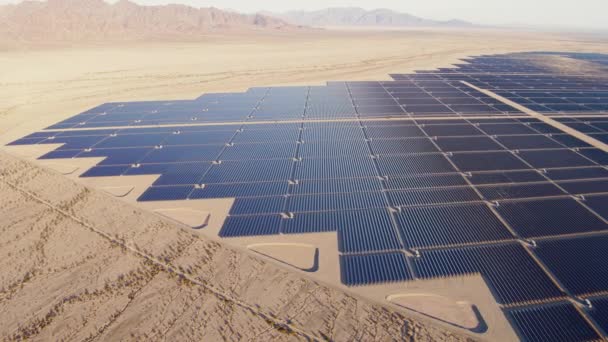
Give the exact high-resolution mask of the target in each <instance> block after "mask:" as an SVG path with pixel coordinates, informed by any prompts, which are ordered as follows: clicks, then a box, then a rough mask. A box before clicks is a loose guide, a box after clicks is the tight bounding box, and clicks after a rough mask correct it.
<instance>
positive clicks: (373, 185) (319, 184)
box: [291, 178, 383, 195]
mask: <svg viewBox="0 0 608 342" xmlns="http://www.w3.org/2000/svg"><path fill="white" fill-rule="evenodd" d="M382 190H383V188H382V182H381V180H380V179H379V178H346V179H331V180H301V181H298V182H297V183H295V184H292V186H291V193H292V194H294V195H303V194H329V193H353V192H374V191H376V192H379V191H382Z"/></svg>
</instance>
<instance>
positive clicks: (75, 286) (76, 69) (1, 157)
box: [0, 30, 608, 340]
mask: <svg viewBox="0 0 608 342" xmlns="http://www.w3.org/2000/svg"><path fill="white" fill-rule="evenodd" d="M538 50H554V51H559V50H568V51H594V52H608V41H600V40H597V38H590V37H572V36H557V35H541V34H529V33H508V32H500V31H455V32H451V33H449V32H445V31H441V30H430V31H425V30H406V31H391V32H378V31H373V32H362V31H348V30H346V31H340V32H338V31H331V32H324V33H320V32H312V33H311V32H308V33H302V34H297V35H296V34H293V35H274V36H240V37H212V38H209V39H208V40H206V41H204V42H198V43H194V42H188V43H170V44H169V43H164V44H153V43H145V44H144V43H138V44H131V45H119V44H113V45H112V44H107V45H96V46H75V47H65V46H64V47H54V48H48V47H47V48H37V47H22V48H20V49H12V50H9V51H4V52H0V85H1V88H2V92H0V145H3V144H4V143H6V142H9V141H12V140H14V139H16V138H20V137H22V136H23V135H26V134H28V133H31V132H33V131H36V130H39V129H41V128H44V127H46V126H48V125H50V124H53V123H56V122H57V121H59V120H61V119H64V118H67V117H70V116H72V115H74V114H76V113H79V112H81V111H83V110H85V109H88V108H90V107H93V106H96V105H98V104H101V103H103V102H108V101H134V100H147V99H150V100H159V99H184V98H195V97H197V96H199V95H200V94H202V93H205V92H220V91H243V90H245V89H247V88H248V87H252V86H262V85H286V84H322V83H324V82H325V81H331V80H366V79H373V80H379V79H389V77H388V74H389V73H398V72H411V71H413V70H417V69H430V68H436V67H445V66H448V65H449V64H451V63H455V62H457V61H458V58H462V57H466V56H469V55H476V54H485V53H504V52H512V51H538ZM47 148H52V146H47ZM13 151H14V150H13ZM35 155H36V152H35V151H33V152H32V156H35ZM95 162H96V161H95V160H88V161H85V160H80V161H78V162H76V163H75V164H70V165H67V166H66V165H65V164H59V165H56V166H53V165H46V166H47V167H49V168H50V169H54V170H56V171H57V172H51V171H48V170H43V169H40V168H38V167H36V166H33V165H32V164H29V163H26V162H23V161H19V160H17V159H15V158H14V157H12V156H9V155H7V154H4V153H2V152H1V151H0V192H1V193H2V198H1V199H0V217H1V218H2V219H1V220H0V232H2V234H0V307H2V310H1V311H0V318H1V319H0V332H2V338H3V339H18V338H23V337H34V338H36V339H46V340H48V339H52V340H61V339H67V340H94V339H103V340H120V339H138V338H139V339H164V338H170V339H181V340H184V339H186V340H235V339H245V338H246V339H250V340H256V339H257V340H286V339H297V338H300V339H302V338H304V339H305V338H332V339H335V340H352V339H358V340H388V339H392V338H399V337H403V336H404V335H405V336H407V337H416V338H417V339H422V340H445V339H454V340H458V339H461V338H463V337H459V335H458V334H454V333H452V332H448V331H453V330H454V329H451V328H450V324H439V325H437V326H436V327H434V328H430V327H429V326H428V325H422V324H423V323H420V322H429V321H430V320H428V319H425V318H424V317H428V316H430V317H433V315H432V314H429V313H428V312H427V311H425V310H418V309H412V308H411V306H413V307H414V308H417V307H418V306H419V303H418V302H417V300H413V303H414V304H411V303H412V300H411V299H410V300H408V301H405V302H404V300H403V298H405V296H406V295H408V294H409V292H408V291H404V289H403V288H401V287H399V286H393V287H391V288H390V290H391V293H392V294H393V298H401V300H399V301H398V302H401V303H397V304H398V305H401V306H404V307H407V306H410V310H409V311H406V312H410V313H412V315H413V317H416V319H415V321H416V322H418V323H414V321H412V320H410V319H406V318H404V317H403V313H399V311H398V310H395V308H394V307H393V308H386V307H384V306H379V305H377V304H372V302H367V301H365V300H362V299H360V298H361V297H360V296H367V297H369V298H371V299H372V300H374V302H381V301H382V300H384V299H385V293H386V288H383V289H382V290H381V291H380V290H374V289H371V290H369V291H368V290H366V291H359V293H356V292H357V291H355V293H356V296H353V295H348V294H345V292H343V291H342V289H340V288H336V287H327V286H325V285H320V284H318V283H315V282H313V281H311V280H310V279H309V278H307V277H305V275H304V273H305V272H304V271H300V272H299V273H296V272H289V271H287V269H286V268H283V267H281V266H280V263H276V262H273V261H272V260H270V259H261V257H260V258H258V257H255V256H254V255H269V256H270V257H271V258H273V256H274V255H275V254H276V253H279V254H280V251H279V252H277V249H285V246H290V244H292V243H293V241H290V240H288V239H286V238H284V237H281V238H277V239H275V240H276V241H273V242H275V243H279V244H282V245H273V246H269V245H261V246H260V243H265V242H267V241H258V240H256V239H241V240H242V241H241V240H239V241H238V243H237V245H240V246H241V247H243V248H241V249H238V250H234V249H231V248H229V247H225V246H224V245H223V244H221V243H218V242H215V241H210V240H208V239H207V238H206V237H205V236H203V235H201V234H197V233H196V232H195V231H192V230H190V231H189V230H186V229H182V228H179V227H178V226H177V225H176V224H175V223H174V222H172V221H168V220H163V219H161V218H160V217H159V216H156V215H149V214H148V213H146V212H145V211H143V210H142V209H141V208H144V209H149V210H158V209H159V208H152V207H150V208H148V207H145V206H141V207H140V208H136V207H132V206H130V205H126V204H125V202H124V201H122V200H121V199H120V198H122V197H124V198H131V199H132V198H136V196H137V195H138V193H141V191H143V189H144V188H145V187H147V185H148V184H149V183H151V182H152V181H153V178H151V177H148V178H146V179H141V180H140V181H139V182H141V184H135V185H134V186H135V188H133V187H131V185H132V184H126V183H125V184H123V183H121V182H118V181H117V182H115V183H112V184H109V183H107V180H104V184H101V185H102V186H101V187H102V188H103V187H104V186H105V187H106V188H107V189H106V192H107V193H108V194H103V193H102V192H101V191H99V192H98V191H95V190H92V189H91V188H85V187H84V186H83V185H81V184H77V183H74V182H72V181H71V180H69V177H72V178H75V177H77V174H78V173H77V172H76V171H75V170H78V169H82V168H83V167H86V165H88V164H91V165H92V164H94V163H95ZM53 163H54V162H53ZM73 163H74V162H73ZM85 164H86V165H85ZM62 174H63V175H62ZM65 175H67V176H68V177H65ZM91 182H93V183H90V184H89V183H87V184H88V185H92V186H93V187H94V188H98V187H99V185H100V184H94V182H95V181H94V180H92V181H91ZM110 194H113V195H114V196H115V197H117V198H114V197H112V196H111V195H110ZM191 202H195V201H191ZM196 202H197V203H196V205H197V207H193V208H186V209H187V210H191V211H192V210H198V211H199V212H209V213H210V218H209V220H205V222H198V221H197V222H194V221H193V223H192V226H195V225H202V224H203V223H204V224H205V225H207V224H208V225H209V226H208V227H207V228H208V230H209V231H211V232H216V231H217V230H218V229H219V227H220V226H221V222H222V220H223V217H224V216H225V214H221V213H226V212H227V210H228V209H229V207H230V205H231V203H230V201H224V202H225V203H223V202H222V203H218V202H214V203H212V204H211V203H206V202H204V201H196ZM180 206H181V204H179V203H167V204H166V206H165V207H163V208H160V209H162V210H164V211H165V215H166V216H168V217H169V218H171V215H172V214H173V213H175V211H176V210H184V208H181V207H180ZM167 213H169V214H167ZM218 213H219V214H218ZM182 216H183V215H182ZM195 216H196V215H195ZM193 220H194V219H193ZM195 221H196V220H195ZM313 235H314V234H313ZM297 238H298V239H299V237H297ZM307 238H310V239H311V241H308V242H307V241H305V239H304V240H302V241H300V242H303V243H311V246H313V247H312V248H313V250H314V248H315V247H319V248H320V249H322V250H323V249H324V248H325V247H323V246H321V245H319V244H318V241H316V240H324V241H326V243H327V244H328V245H331V246H332V248H333V249H335V244H336V242H335V234H333V237H332V238H326V237H314V236H309V237H307ZM298 241H299V240H298ZM313 242H314V243H313ZM66 245H67V246H68V248H66ZM247 247H249V249H250V250H251V251H250V252H246V250H247ZM287 248H289V247H287ZM325 250H326V249H325ZM254 251H255V252H254ZM301 254H302V255H308V256H309V257H310V255H314V253H311V251H310V250H308V249H306V248H305V249H304V250H302V253H301ZM309 257H307V258H306V260H308V261H307V262H304V263H302V264H300V263H299V262H300V261H301V260H291V261H289V262H286V263H287V264H292V265H294V266H295V267H297V268H300V269H307V268H309V266H310V264H311V262H310V258H309ZM318 262H319V264H320V265H321V267H322V268H323V267H324V265H330V264H331V265H333V267H330V268H324V269H321V270H320V272H319V274H321V276H323V274H326V275H327V276H326V278H329V277H333V278H337V277H338V274H339V271H338V270H337V269H336V268H337V253H334V254H326V253H321V255H320V257H319V261H318ZM329 273H331V276H330V275H328V274H329ZM333 278H332V279H333ZM334 280H335V279H334ZM471 281H472V283H469V280H466V282H465V280H459V281H458V282H460V283H461V285H459V286H456V287H458V288H460V290H454V289H455V288H456V287H455V285H454V283H453V282H450V283H449V284H448V283H445V284H443V283H442V284H431V285H428V286H427V285H425V287H424V288H422V286H421V285H417V284H414V285H412V288H413V289H414V290H415V289H416V286H420V290H419V292H420V294H421V295H423V296H426V295H428V294H427V292H426V289H427V288H428V287H429V286H431V287H436V290H435V291H433V292H434V293H440V294H441V295H442V296H445V297H446V298H447V297H450V299H449V300H448V302H449V301H450V300H451V301H452V302H451V303H452V304H454V303H455V304H454V305H453V310H452V311H451V312H447V315H443V316H440V317H439V318H440V319H445V320H449V319H451V317H453V316H460V315H462V311H461V310H462V308H461V307H459V306H458V305H457V304H458V303H460V302H461V301H466V300H468V299H469V297H470V296H469V292H471V289H473V288H475V289H477V290H476V291H475V292H477V293H479V292H483V291H486V292H488V291H487V287H484V286H485V285H484V284H482V283H480V279H474V280H471ZM460 283H459V284H460ZM471 284H473V285H474V286H473V285H471ZM410 290H411V289H410ZM363 292H369V293H363ZM410 292H411V291H410ZM485 297H487V298H486V299H487V300H484V303H485V304H483V305H482V306H481V307H480V309H481V310H482V312H484V313H485V312H495V314H493V316H491V317H490V322H491V323H493V324H490V325H491V327H492V326H498V327H499V329H498V330H496V331H498V332H500V330H501V329H503V328H504V327H507V328H505V329H508V326H507V325H506V321H505V320H504V317H502V315H501V314H500V311H499V310H498V308H497V307H496V304H495V303H493V301H492V300H491V297H490V295H489V292H488V293H486V296H485ZM442 298H443V297H442ZM445 302H446V301H445V300H444V299H441V300H438V301H437V303H435V304H433V305H431V306H439V307H441V306H445V305H444V303H445ZM450 305H451V304H450ZM448 306H449V305H448ZM418 311H420V313H421V314H420V313H417V312H418ZM494 316H495V317H494ZM436 318H437V317H436ZM464 318H465V319H464V320H463V321H462V322H461V323H462V324H461V325H462V326H465V327H466V326H467V325H472V324H474V322H473V321H472V320H470V319H466V317H464ZM486 319H488V317H486ZM494 321H496V323H494ZM425 324H426V323H425ZM492 329H493V328H492ZM463 336H464V335H463ZM501 336H505V335H501Z"/></svg>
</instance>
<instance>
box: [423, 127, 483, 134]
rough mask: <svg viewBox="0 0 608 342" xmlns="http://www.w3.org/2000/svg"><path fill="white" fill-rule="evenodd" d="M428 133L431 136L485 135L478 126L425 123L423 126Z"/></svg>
mask: <svg viewBox="0 0 608 342" xmlns="http://www.w3.org/2000/svg"><path fill="white" fill-rule="evenodd" d="M422 129H424V131H425V132H426V134H428V135H429V136H431V137H459V136H476V135H483V132H481V131H480V130H479V129H477V127H475V126H473V125H470V124H466V125H458V124H454V125H424V126H423V127H422Z"/></svg>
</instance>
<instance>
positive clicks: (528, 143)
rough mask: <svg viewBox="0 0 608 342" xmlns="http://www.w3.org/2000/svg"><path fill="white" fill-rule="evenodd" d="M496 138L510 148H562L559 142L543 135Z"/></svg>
mask: <svg viewBox="0 0 608 342" xmlns="http://www.w3.org/2000/svg"><path fill="white" fill-rule="evenodd" d="M496 140H498V142H500V143H501V144H503V145H504V146H505V147H506V148H508V149H510V150H528V149H532V150H539V149H552V148H558V149H559V148H564V146H563V145H561V144H560V143H558V142H556V141H554V140H552V139H551V138H548V137H546V136H543V135H525V136H521V135H510V136H500V137H497V138H496Z"/></svg>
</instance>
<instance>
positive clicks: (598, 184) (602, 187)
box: [558, 180, 608, 195]
mask: <svg viewBox="0 0 608 342" xmlns="http://www.w3.org/2000/svg"><path fill="white" fill-rule="evenodd" d="M558 184H559V186H561V187H562V188H564V189H565V190H566V191H568V192H569V193H571V194H573V195H584V194H594V193H608V180H585V181H570V182H559V183H558Z"/></svg>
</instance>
